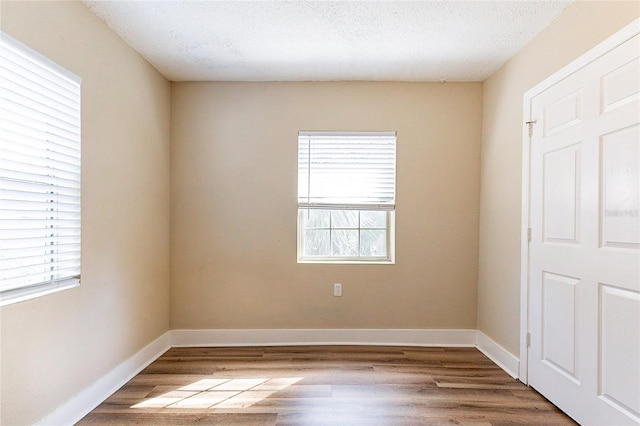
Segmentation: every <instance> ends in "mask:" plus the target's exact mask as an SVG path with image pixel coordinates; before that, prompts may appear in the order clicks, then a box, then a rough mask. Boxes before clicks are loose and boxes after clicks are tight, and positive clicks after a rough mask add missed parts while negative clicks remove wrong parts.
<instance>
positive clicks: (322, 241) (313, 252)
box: [304, 230, 330, 257]
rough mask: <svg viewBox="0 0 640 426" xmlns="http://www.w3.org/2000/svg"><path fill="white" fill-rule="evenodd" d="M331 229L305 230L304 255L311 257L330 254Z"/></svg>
mask: <svg viewBox="0 0 640 426" xmlns="http://www.w3.org/2000/svg"><path fill="white" fill-rule="evenodd" d="M329 238H330V234H329V230H306V231H304V255H305V256H310V257H318V256H323V257H324V256H329V255H330V250H329Z"/></svg>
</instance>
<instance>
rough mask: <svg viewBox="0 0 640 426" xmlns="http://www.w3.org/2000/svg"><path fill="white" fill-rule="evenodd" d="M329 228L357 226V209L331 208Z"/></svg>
mask: <svg viewBox="0 0 640 426" xmlns="http://www.w3.org/2000/svg"><path fill="white" fill-rule="evenodd" d="M331 228H356V229H357V228H358V211H357V210H331Z"/></svg>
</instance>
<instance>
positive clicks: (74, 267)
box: [0, 33, 80, 299]
mask: <svg viewBox="0 0 640 426" xmlns="http://www.w3.org/2000/svg"><path fill="white" fill-rule="evenodd" d="M0 47H1V49H0V51H1V59H2V61H1V64H0V237H1V238H0V296H1V297H2V299H7V298H10V297H11V295H12V294H13V293H15V292H20V291H24V289H28V291H33V290H34V288H35V289H42V287H47V286H48V287H49V288H51V287H55V286H57V285H59V284H57V283H59V282H60V281H61V280H65V279H69V278H74V277H76V278H77V277H78V276H79V275H80V79H79V78H78V77H77V76H75V75H73V74H71V73H70V72H68V71H66V70H64V69H62V68H61V67H59V66H58V65H56V64H55V63H53V62H51V61H49V60H48V59H46V58H44V57H42V56H41V55H39V54H38V53H36V52H34V51H32V50H30V49H29V48H27V47H26V46H23V45H22V44H20V43H19V42H17V41H15V40H13V39H12V38H10V37H8V36H6V34H4V33H3V34H2V39H1V46H0Z"/></svg>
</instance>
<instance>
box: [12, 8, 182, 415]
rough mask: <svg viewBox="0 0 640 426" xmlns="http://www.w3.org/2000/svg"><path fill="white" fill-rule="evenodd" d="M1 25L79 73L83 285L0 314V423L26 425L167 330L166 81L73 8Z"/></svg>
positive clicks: (22, 11)
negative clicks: (80, 90) (0, 402)
mask: <svg viewBox="0 0 640 426" xmlns="http://www.w3.org/2000/svg"><path fill="white" fill-rule="evenodd" d="M1 8H2V21H1V22H2V30H3V31H5V32H6V33H8V34H10V35H11V36H13V37H15V38H17V39H18V40H20V41H22V42H23V43H25V44H27V45H29V46H30V47H32V48H34V49H35V50H37V51H39V52H41V53H42V54H44V55H45V56H48V57H49V58H50V59H52V60H54V61H56V62H57V63H59V64H60V65H62V66H64V67H66V68H67V69H69V70H70V71H72V72H74V73H76V74H77V75H79V76H80V77H82V161H83V163H82V197H83V199H82V204H83V208H82V221H83V222H82V225H83V229H82V232H83V234H82V244H83V246H82V284H81V286H80V287H79V288H75V289H72V290H67V291H63V292H60V293H56V294H52V295H48V296H45V297H41V298H38V299H35V300H31V301H26V302H22V303H18V304H14V305H9V306H5V307H2V308H1V311H0V315H1V322H2V324H1V339H2V340H1V354H2V357H1V358H2V361H1V362H2V364H1V371H0V375H1V383H0V384H1V388H2V389H1V394H0V397H1V401H2V411H1V416H2V417H1V423H2V424H7V425H15V424H30V423H33V422H35V421H37V420H38V419H40V418H42V417H43V416H45V415H47V414H48V413H49V412H51V411H52V410H54V409H55V408H56V407H58V406H59V405H61V404H63V403H64V402H66V401H67V400H68V399H69V398H71V397H72V396H74V395H76V394H77V393H79V392H80V391H82V390H83V389H84V388H85V387H86V386H88V385H89V384H91V383H93V382H94V381H96V380H97V379H98V378H100V377H101V376H103V375H104V374H106V373H108V372H109V371H110V370H111V369H113V368H114V367H115V366H117V365H118V364H119V363H121V362H122V361H124V360H126V359H127V358H128V357H130V356H132V355H133V354H135V353H136V352H137V351H139V350H140V349H142V348H143V347H144V346H146V345H147V344H149V343H150V342H151V341H153V340H154V339H156V338H157V337H158V336H160V335H161V334H162V333H164V332H165V331H167V330H168V329H169V123H170V117H169V114H170V109H169V108H170V84H169V83H168V82H167V81H166V80H165V79H164V78H163V77H162V76H161V75H160V74H159V73H158V72H157V71H156V70H155V69H154V68H153V67H151V66H150V65H149V64H148V63H147V62H145V61H144V60H143V59H142V58H141V57H140V56H139V55H138V54H137V53H135V52H134V51H133V50H132V49H131V48H129V47H128V46H127V45H126V44H125V43H124V42H123V41H122V40H121V39H120V38H119V37H117V36H116V35H115V34H114V33H113V32H112V31H111V30H109V29H108V28H107V26H106V25H105V24H104V23H103V22H102V21H100V20H99V19H98V18H97V17H96V16H95V15H93V14H92V13H91V12H90V11H89V10H88V9H87V8H86V7H85V6H84V5H83V4H82V3H80V2H4V1H3V2H2V3H1Z"/></svg>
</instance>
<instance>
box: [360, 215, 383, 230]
mask: <svg viewBox="0 0 640 426" xmlns="http://www.w3.org/2000/svg"><path fill="white" fill-rule="evenodd" d="M360 227H361V228H379V229H386V228H387V212H378V211H361V212H360Z"/></svg>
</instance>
